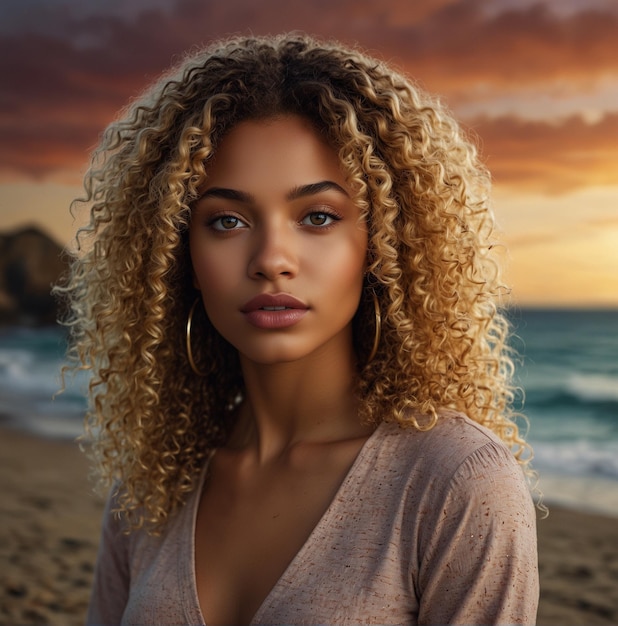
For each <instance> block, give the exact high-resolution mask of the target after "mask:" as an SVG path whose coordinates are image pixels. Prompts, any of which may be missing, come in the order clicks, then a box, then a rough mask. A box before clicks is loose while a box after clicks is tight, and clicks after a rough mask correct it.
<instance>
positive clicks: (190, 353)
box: [185, 297, 206, 378]
mask: <svg viewBox="0 0 618 626" xmlns="http://www.w3.org/2000/svg"><path fill="white" fill-rule="evenodd" d="M199 301H200V298H199V297H198V298H195V302H194V303H193V304H192V305H191V308H190V309H189V317H188V318H187V329H186V333H185V340H186V345H187V359H188V360H189V365H190V366H191V369H192V370H193V372H194V373H195V374H196V375H197V376H201V377H202V378H204V377H205V376H206V374H204V373H203V372H200V370H199V369H198V368H197V365H196V364H195V359H194V358H193V350H192V348H191V326H192V324H193V314H194V313H195V307H196V306H197V304H198V302H199Z"/></svg>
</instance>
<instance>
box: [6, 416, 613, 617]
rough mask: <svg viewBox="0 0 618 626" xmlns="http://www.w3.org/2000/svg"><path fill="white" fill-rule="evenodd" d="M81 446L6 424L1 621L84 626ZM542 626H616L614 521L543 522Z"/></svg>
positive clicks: (87, 531) (95, 527) (89, 564)
mask: <svg viewBox="0 0 618 626" xmlns="http://www.w3.org/2000/svg"><path fill="white" fill-rule="evenodd" d="M87 473H88V466H87V462H86V459H85V457H84V456H83V455H82V453H81V452H80V451H79V450H78V449H77V446H76V445H73V444H70V443H67V442H58V441H48V440H44V439H40V438H38V437H34V436H29V435H26V434H23V433H19V432H15V431H12V430H7V429H5V428H0V487H1V493H2V497H1V499H0V624H5V625H9V624H10V625H17V624H54V625H55V624H57V625H59V626H72V625H73V624H76V625H77V624H83V622H84V616H85V611H86V607H87V603H88V596H89V593H90V584H91V581H92V572H93V566H94V560H95V556H96V550H97V541H98V535H99V526H100V516H101V512H102V508H103V502H102V501H101V500H100V499H98V498H96V497H95V496H94V495H93V494H92V489H91V486H90V483H89V481H88V477H87ZM538 527H539V563H540V572H541V602H540V608H539V615H538V622H537V623H538V624H539V625H541V626H544V625H554V624H555V625H560V626H565V625H566V626H571V625H573V626H574V625H580V624H581V625H586V626H592V625H595V624H618V519H615V518H610V517H603V516H597V515H589V514H584V513H580V512H575V511H570V510H564V509H556V508H553V507H551V513H550V516H549V517H548V518H547V519H545V520H540V521H539V525H538Z"/></svg>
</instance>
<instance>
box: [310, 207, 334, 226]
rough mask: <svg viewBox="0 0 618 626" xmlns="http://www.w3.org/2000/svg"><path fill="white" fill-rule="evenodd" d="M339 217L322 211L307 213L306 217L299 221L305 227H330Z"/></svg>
mask: <svg viewBox="0 0 618 626" xmlns="http://www.w3.org/2000/svg"><path fill="white" fill-rule="evenodd" d="M338 220H339V217H337V216H336V215H331V214H330V213H326V212H324V211H314V212H312V213H309V215H307V216H306V217H304V218H303V219H302V221H301V224H305V225H306V226H317V227H320V226H330V225H331V224H332V223H333V222H335V221H338Z"/></svg>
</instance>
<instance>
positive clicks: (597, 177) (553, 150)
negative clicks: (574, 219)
mask: <svg viewBox="0 0 618 626" xmlns="http://www.w3.org/2000/svg"><path fill="white" fill-rule="evenodd" d="M474 130H475V132H476V133H478V135H479V136H480V138H481V145H482V153H483V155H484V157H485V160H486V162H487V165H488V167H489V168H490V170H491V171H492V174H493V176H494V179H495V181H496V182H497V183H499V184H512V185H515V184H516V185H518V186H521V185H524V186H525V187H527V188H529V190H537V191H544V192H549V193H560V192H564V191H570V190H572V189H574V188H577V187H582V186H591V185H616V184H618V167H617V164H618V142H617V141H616V137H618V113H613V114H608V115H605V116H604V117H603V118H602V119H601V120H600V121H599V122H598V123H596V124H587V123H585V122H584V121H583V120H582V119H581V118H580V117H571V118H569V119H567V120H565V121H563V122H562V123H560V124H549V123H547V122H538V121H523V120H519V119H517V118H513V117H511V118H499V119H492V120H489V119H485V120H479V121H478V122H477V123H476V124H475V125H474Z"/></svg>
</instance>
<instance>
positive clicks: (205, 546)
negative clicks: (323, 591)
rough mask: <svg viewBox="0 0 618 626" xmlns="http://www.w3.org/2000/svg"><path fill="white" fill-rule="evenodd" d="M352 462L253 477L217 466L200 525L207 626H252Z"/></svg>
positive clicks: (198, 555) (199, 574) (198, 556)
mask: <svg viewBox="0 0 618 626" xmlns="http://www.w3.org/2000/svg"><path fill="white" fill-rule="evenodd" d="M352 461H353V458H346V459H342V461H341V462H340V463H329V464H327V465H326V466H322V467H321V468H316V467H312V468H311V469H312V471H303V470H302V469H296V470H291V469H289V468H288V470H287V471H284V470H282V468H278V470H277V469H275V470H274V471H267V472H265V473H264V474H263V475H255V476H252V477H251V479H249V480H247V479H246V477H245V478H244V479H241V477H240V476H239V475H238V474H237V473H236V472H235V471H233V470H230V468H229V467H226V465H225V463H223V464H219V465H218V466H217V465H214V466H213V471H212V474H211V476H210V479H209V481H208V482H207V483H206V485H205V488H204V491H203V493H202V496H201V499H200V503H199V507H198V512H197V517H196V526H195V570H196V583H197V592H198V598H199V602H200V607H201V610H202V613H203V615H204V617H205V620H206V622H207V623H235V624H244V623H249V622H250V621H251V618H252V617H253V616H254V615H255V614H256V612H257V611H258V609H259V608H260V606H261V604H262V603H263V601H264V599H265V598H266V597H267V596H268V594H269V592H270V591H271V590H272V589H273V587H275V585H276V584H277V581H278V580H279V579H280V578H281V576H282V574H283V573H284V572H285V570H286V569H287V567H288V565H289V564H290V563H291V562H292V561H293V560H294V558H295V557H296V555H297V554H298V553H299V551H300V550H301V549H302V548H303V546H304V545H305V544H306V542H307V540H308V539H309V537H310V536H311V534H312V531H313V530H314V529H315V527H316V526H317V525H318V524H319V522H320V520H321V519H322V518H323V516H324V514H325V512H326V511H327V510H328V508H329V505H330V504H331V502H332V501H333V499H334V497H335V495H336V493H337V491H338V489H339V487H340V485H341V483H342V481H343V480H344V478H345V475H346V473H347V471H348V469H349V466H350V464H351V463H352Z"/></svg>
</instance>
